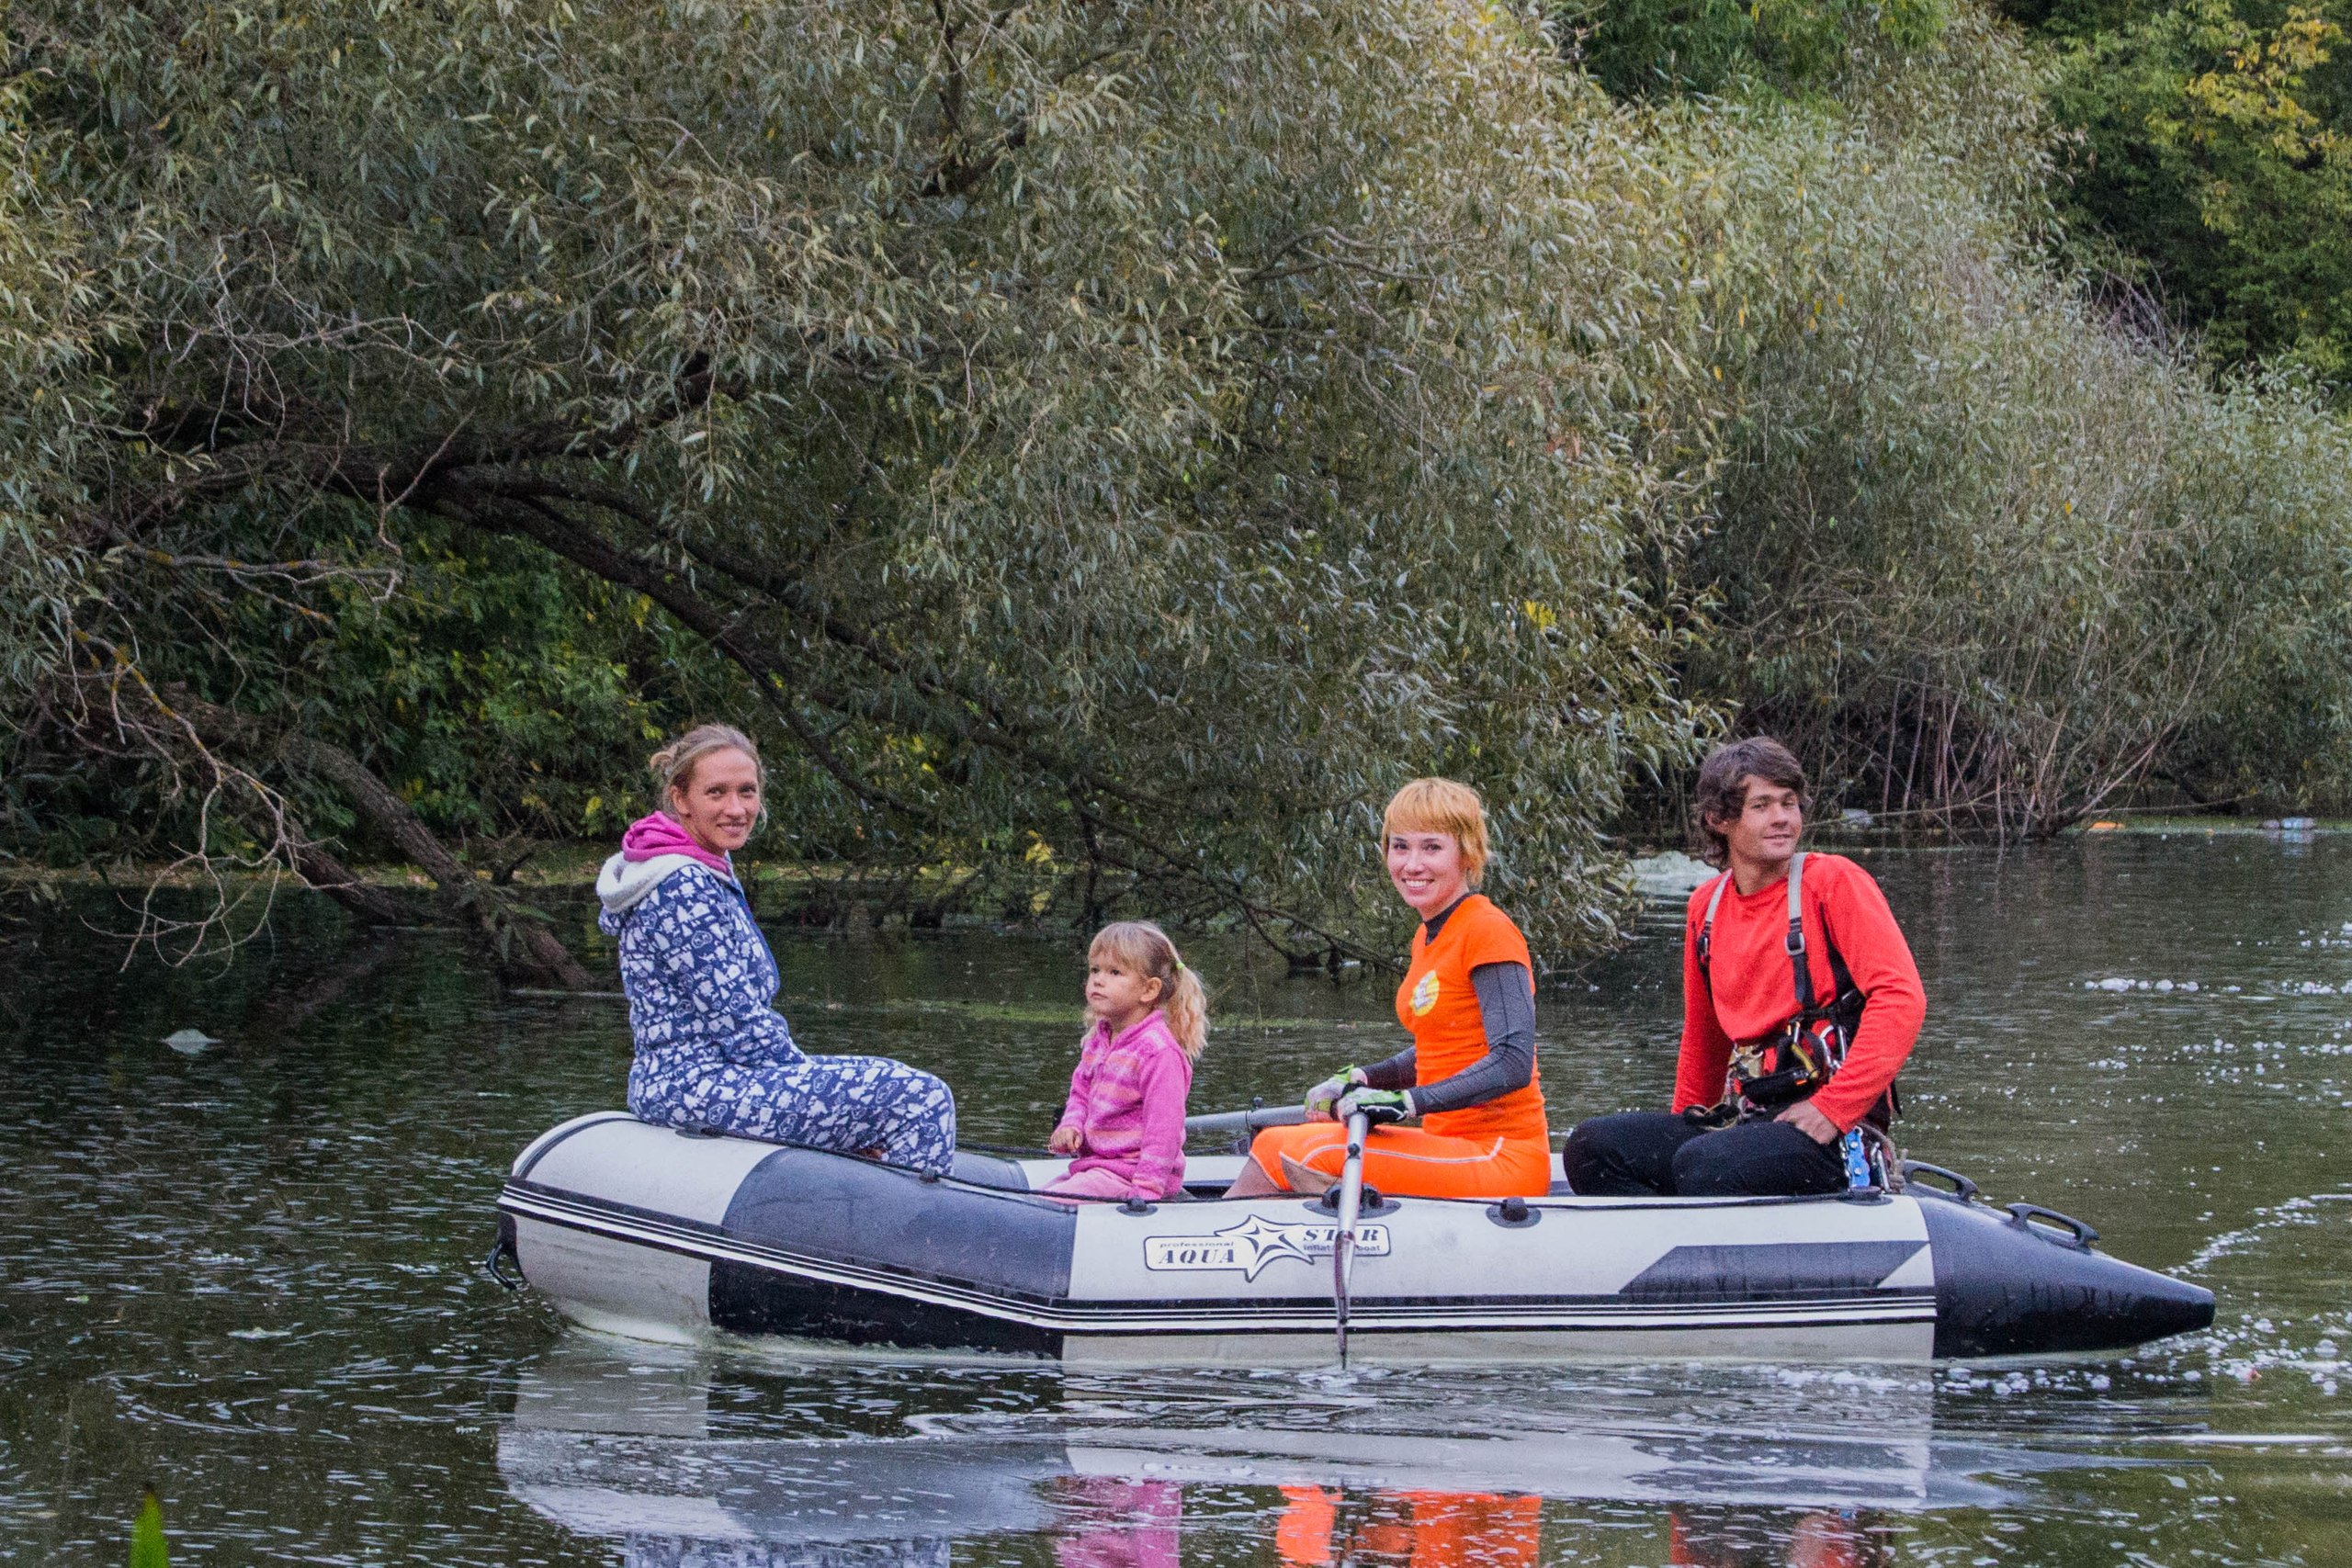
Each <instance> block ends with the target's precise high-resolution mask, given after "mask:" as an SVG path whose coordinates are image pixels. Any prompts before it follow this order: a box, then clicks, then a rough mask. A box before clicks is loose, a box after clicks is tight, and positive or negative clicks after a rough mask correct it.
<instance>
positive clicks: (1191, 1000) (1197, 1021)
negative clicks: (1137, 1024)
mask: <svg viewBox="0 0 2352 1568" xmlns="http://www.w3.org/2000/svg"><path fill="white" fill-rule="evenodd" d="M1168 951H1169V953H1170V956H1173V955H1174V953H1175V951H1176V950H1175V949H1174V948H1173V947H1170V949H1169V950H1168ZM1160 1010H1161V1011H1163V1012H1165V1013H1166V1014H1167V1015H1168V1032H1169V1033H1170V1034H1173V1035H1174V1036H1175V1037H1176V1043H1177V1044H1179V1045H1182V1047H1183V1048H1184V1056H1185V1059H1186V1060H1187V1061H1193V1062H1197V1061H1199V1060H1200V1059H1201V1051H1202V1049H1203V1048H1204V1047H1205V1046H1206V1045H1207V1044H1208V1043H1209V994H1208V991H1207V990H1206V989H1205V988H1204V987H1203V986H1202V985H1201V977H1200V976H1198V975H1195V974H1193V966H1192V965H1191V964H1187V963H1185V962H1184V961H1183V960H1182V959H1181V958H1178V959H1177V960H1176V983H1175V984H1174V985H1172V986H1170V987H1168V999H1167V1000H1166V1001H1165V1002H1162V1003H1161V1004H1160Z"/></svg>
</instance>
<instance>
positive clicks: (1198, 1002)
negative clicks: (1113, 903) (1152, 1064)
mask: <svg viewBox="0 0 2352 1568" xmlns="http://www.w3.org/2000/svg"><path fill="white" fill-rule="evenodd" d="M1106 957H1107V958H1111V959H1114V960H1115V961H1116V962H1117V963H1118V964H1119V965H1120V966H1121V967H1122V968H1125V969H1131V970H1133V971H1134V972H1135V973H1136V974H1138V975H1142V976H1148V977H1149V978H1151V979H1154V980H1157V981H1159V1001H1157V1002H1155V1003H1154V1004H1153V1005H1154V1006H1155V1007H1157V1008H1159V1010H1161V1011H1162V1012H1164V1013H1166V1014H1167V1015H1168V1032H1170V1034H1173V1035H1174V1036H1176V1043H1177V1044H1179V1045H1181V1046H1182V1047H1183V1050H1184V1055H1185V1058H1186V1059H1187V1060H1188V1061H1194V1062H1197V1061H1199V1060H1200V1059H1201V1051H1202V1049H1203V1047H1204V1046H1206V1045H1207V1044H1208V1043H1209V998H1208V992H1207V991H1206V990H1205V989H1204V987H1202V985H1201V977H1200V976H1198V975H1195V974H1193V968H1192V965H1190V964H1186V963H1185V962H1184V961H1183V960H1182V958H1179V957H1177V956H1176V944H1175V943H1174V942H1170V941H1169V940H1168V933H1167V932H1166V931H1161V930H1160V929H1159V926H1158V925H1156V924H1154V923H1153V922H1152V921H1150V920H1120V921H1118V922H1116V923H1115V924H1112V925H1107V926H1104V927H1103V929H1102V930H1101V931H1096V932H1095V933H1094V941H1093V942H1091V943H1090V944H1089V945H1088V947H1087V949H1086V961H1087V962H1088V963H1089V964H1092V963H1094V962H1096V961H1097V960H1100V959H1103V958H1106Z"/></svg>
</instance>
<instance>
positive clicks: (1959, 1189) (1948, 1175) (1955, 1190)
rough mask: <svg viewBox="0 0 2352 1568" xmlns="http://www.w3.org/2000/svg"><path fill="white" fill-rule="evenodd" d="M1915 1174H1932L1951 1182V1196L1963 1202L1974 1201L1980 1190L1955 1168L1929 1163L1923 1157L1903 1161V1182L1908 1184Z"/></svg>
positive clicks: (1940, 1179) (1938, 1178)
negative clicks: (1947, 1168)
mask: <svg viewBox="0 0 2352 1568" xmlns="http://www.w3.org/2000/svg"><path fill="white" fill-rule="evenodd" d="M1915 1176H1932V1177H1934V1178H1935V1179H1937V1180H1939V1181H1949V1182H1951V1196H1953V1197H1955V1198H1957V1199H1959V1200H1960V1201H1962V1202H1963V1203H1973V1202H1974V1201H1976V1194H1977V1193H1978V1192H1979V1191H1980V1190H1981V1189H1980V1188H1978V1186H1977V1185H1976V1183H1974V1182H1973V1181H1971V1180H1969V1179H1968V1178H1966V1177H1964V1176H1962V1175H1961V1174H1960V1172H1958V1171H1956V1170H1946V1169H1945V1168H1943V1167H1942V1166H1939V1165H1929V1164H1928V1162H1927V1161H1926V1160H1923V1159H1906V1160H1905V1161H1904V1162H1903V1179H1904V1182H1905V1185H1908V1184H1909V1182H1910V1180H1911V1179H1912V1178H1913V1177H1915ZM1930 1190H1932V1189H1930Z"/></svg>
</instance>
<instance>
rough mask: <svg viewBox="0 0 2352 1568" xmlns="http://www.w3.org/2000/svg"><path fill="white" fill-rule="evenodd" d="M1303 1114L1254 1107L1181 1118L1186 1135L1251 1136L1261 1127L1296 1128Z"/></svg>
mask: <svg viewBox="0 0 2352 1568" xmlns="http://www.w3.org/2000/svg"><path fill="white" fill-rule="evenodd" d="M1304 1121H1306V1111H1304V1110H1302V1109H1300V1108H1299V1107H1298V1106H1295V1105H1253V1106H1251V1107H1250V1109H1249V1110H1247V1111H1211V1112H1209V1113H1208V1114H1207V1115H1205V1116H1187V1117H1185V1118H1184V1131H1186V1132H1187V1133H1254V1132H1256V1131H1257V1130H1258V1129H1259V1128H1261V1127H1295V1126H1297V1125H1298V1124H1299V1123H1300V1122H1304Z"/></svg>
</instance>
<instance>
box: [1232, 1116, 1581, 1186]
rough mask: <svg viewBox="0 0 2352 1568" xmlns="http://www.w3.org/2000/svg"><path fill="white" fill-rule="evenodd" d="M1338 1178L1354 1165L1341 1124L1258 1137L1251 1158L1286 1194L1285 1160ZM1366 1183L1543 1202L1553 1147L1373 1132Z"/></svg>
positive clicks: (1408, 1130) (1406, 1131) (1366, 1150)
mask: <svg viewBox="0 0 2352 1568" xmlns="http://www.w3.org/2000/svg"><path fill="white" fill-rule="evenodd" d="M1284 1155H1288V1156H1290V1157H1291V1158H1293V1159H1295V1160H1296V1161H1297V1162H1298V1163H1299V1164H1301V1165H1303V1166H1305V1167H1306V1168H1308V1169H1309V1170H1319V1171H1322V1172H1324V1173H1325V1174H1327V1175H1330V1176H1337V1175H1339V1174H1340V1167H1341V1166H1342V1165H1344V1164H1346V1163H1347V1157H1348V1130H1347V1128H1345V1127H1344V1126H1341V1125H1340V1123H1339V1122H1301V1123H1299V1124H1298V1125H1297V1126H1295V1127H1269V1128H1267V1129H1266V1130H1265V1131H1264V1132H1262V1133H1260V1134H1258V1135H1257V1137H1256V1138H1255V1139H1253V1140H1251V1142H1250V1158H1251V1159H1253V1160H1256V1161H1257V1162H1258V1168H1259V1169H1260V1170H1262V1171H1264V1172H1265V1173H1266V1179H1267V1180H1269V1181H1272V1182H1273V1183H1274V1184H1275V1185H1277V1186H1279V1187H1282V1188H1284V1189H1287V1188H1288V1187H1289V1186H1290V1182H1289V1180H1288V1179H1286V1178H1285V1177H1284V1176H1283V1156H1284ZM1363 1179H1364V1180H1365V1181H1366V1182H1368V1183H1370V1184H1371V1185H1372V1186H1374V1187H1377V1188H1378V1189H1380V1190H1382V1191H1383V1192H1388V1193H1395V1194H1397V1195H1398V1196H1401V1197H1408V1198H1541V1197H1542V1196H1544V1194H1545V1193H1546V1192H1549V1191H1550V1190H1552V1145H1551V1144H1550V1142H1549V1141H1548V1140H1544V1139H1538V1138H1484V1139H1472V1138H1449V1137H1445V1136H1443V1135H1442V1134H1437V1133H1431V1132H1429V1131H1427V1130H1426V1129H1424V1128H1420V1127H1374V1129H1373V1130H1372V1131H1371V1133H1370V1134H1367V1135H1366V1136H1365V1138H1364V1145H1363Z"/></svg>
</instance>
